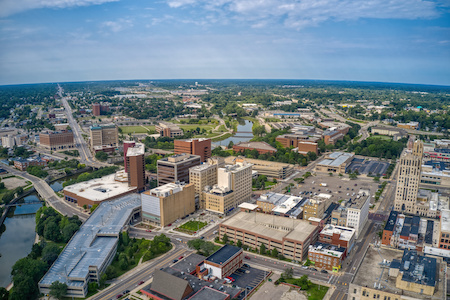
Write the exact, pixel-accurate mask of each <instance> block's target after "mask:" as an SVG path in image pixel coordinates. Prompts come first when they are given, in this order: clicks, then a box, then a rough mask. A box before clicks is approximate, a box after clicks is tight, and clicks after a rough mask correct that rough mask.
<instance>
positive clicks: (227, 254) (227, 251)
mask: <svg viewBox="0 0 450 300" xmlns="http://www.w3.org/2000/svg"><path fill="white" fill-rule="evenodd" d="M239 251H242V248H239V247H236V246H231V245H225V246H223V247H222V248H220V249H219V250H217V251H216V252H214V253H213V254H211V255H210V256H209V257H208V258H206V259H205V261H210V262H212V263H216V264H219V265H221V264H225V263H226V262H227V261H228V260H229V259H230V258H232V257H233V256H234V255H236V253H238V252H239Z"/></svg>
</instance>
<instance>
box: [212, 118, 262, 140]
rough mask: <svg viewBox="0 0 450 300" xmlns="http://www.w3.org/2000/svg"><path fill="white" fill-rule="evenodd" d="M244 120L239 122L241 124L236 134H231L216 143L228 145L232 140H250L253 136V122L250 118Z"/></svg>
mask: <svg viewBox="0 0 450 300" xmlns="http://www.w3.org/2000/svg"><path fill="white" fill-rule="evenodd" d="M243 121H244V122H239V125H238V127H237V132H236V134H235V135H233V136H230V137H229V138H226V139H225V140H223V141H219V142H216V143H215V144H216V145H219V146H228V144H229V143H230V142H233V144H237V143H240V142H247V141H250V140H251V139H252V138H253V133H252V127H253V122H251V121H249V120H243ZM241 123H242V124H241Z"/></svg>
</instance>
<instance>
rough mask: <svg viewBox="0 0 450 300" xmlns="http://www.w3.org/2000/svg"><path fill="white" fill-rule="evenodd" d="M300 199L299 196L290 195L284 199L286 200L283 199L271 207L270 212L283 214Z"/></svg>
mask: <svg viewBox="0 0 450 300" xmlns="http://www.w3.org/2000/svg"><path fill="white" fill-rule="evenodd" d="M300 201H302V198H301V197H295V196H291V197H289V198H288V199H286V201H284V202H283V203H281V204H279V205H277V206H275V207H274V208H273V209H272V212H274V213H279V214H285V213H287V212H288V211H290V210H291V209H292V208H294V207H295V206H296V205H297V204H298V203H299V202H300Z"/></svg>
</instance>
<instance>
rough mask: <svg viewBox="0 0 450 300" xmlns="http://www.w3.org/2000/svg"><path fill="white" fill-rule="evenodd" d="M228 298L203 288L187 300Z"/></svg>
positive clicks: (223, 294) (210, 289)
mask: <svg viewBox="0 0 450 300" xmlns="http://www.w3.org/2000/svg"><path fill="white" fill-rule="evenodd" d="M228 297H229V296H228V294H226V293H223V292H221V291H218V290H215V289H212V288H210V287H208V286H205V287H203V288H202V289H201V290H200V291H198V292H197V293H195V294H194V296H192V297H191V298H189V300H225V299H227V298H228Z"/></svg>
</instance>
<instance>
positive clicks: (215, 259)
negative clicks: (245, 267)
mask: <svg viewBox="0 0 450 300" xmlns="http://www.w3.org/2000/svg"><path fill="white" fill-rule="evenodd" d="M243 259H244V252H243V251H242V248H240V247H236V246H231V245H225V246H223V247H222V248H220V249H219V250H217V251H216V252H214V253H213V254H211V255H210V256H209V257H207V258H206V259H205V261H204V267H205V268H206V269H207V270H208V275H211V276H215V277H217V278H219V279H223V278H225V277H227V276H229V275H231V274H233V273H234V272H235V271H236V270H237V269H239V268H240V267H242V264H243V262H242V260H243Z"/></svg>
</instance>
